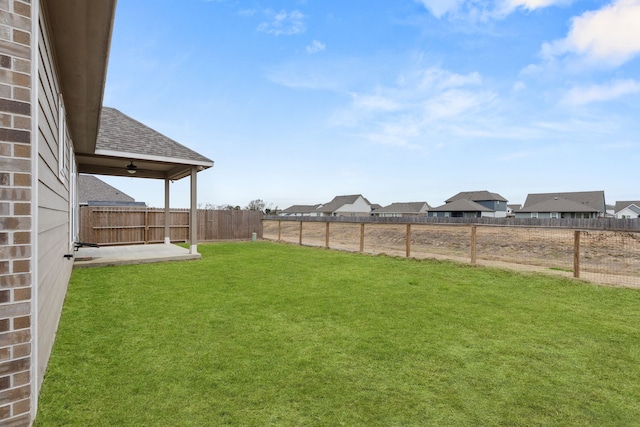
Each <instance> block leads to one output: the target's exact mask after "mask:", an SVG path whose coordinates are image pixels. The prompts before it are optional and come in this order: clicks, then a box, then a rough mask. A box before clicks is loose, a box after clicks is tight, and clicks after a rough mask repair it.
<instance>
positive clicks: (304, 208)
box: [279, 204, 320, 214]
mask: <svg viewBox="0 0 640 427" xmlns="http://www.w3.org/2000/svg"><path fill="white" fill-rule="evenodd" d="M319 206H320V205H319V204H317V205H293V206H289V207H288V208H287V209H284V210H281V211H280V212H279V213H281V214H294V213H302V214H305V213H311V212H315V210H316V209H317V208H318V207H319Z"/></svg>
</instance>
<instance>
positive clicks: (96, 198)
mask: <svg viewBox="0 0 640 427" xmlns="http://www.w3.org/2000/svg"><path fill="white" fill-rule="evenodd" d="M78 204H79V205H80V206H137V207H145V206H146V203H145V202H136V200H135V199H134V198H133V197H131V196H129V195H128V194H125V193H124V192H122V191H120V190H118V189H117V188H115V187H113V186H111V185H109V184H107V183H106V182H104V181H102V180H101V179H98V178H96V177H95V176H93V175H84V174H80V175H79V176H78Z"/></svg>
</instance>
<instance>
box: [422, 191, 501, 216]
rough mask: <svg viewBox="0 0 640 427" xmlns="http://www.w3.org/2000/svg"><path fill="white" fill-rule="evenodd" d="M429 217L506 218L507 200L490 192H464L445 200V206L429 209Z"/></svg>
mask: <svg viewBox="0 0 640 427" xmlns="http://www.w3.org/2000/svg"><path fill="white" fill-rule="evenodd" d="M429 216H431V217H440V218H448V217H451V218H480V217H493V218H505V217H506V216H507V199H505V198H504V197H502V196H501V195H499V194H497V193H491V192H489V191H486V190H483V191H463V192H461V193H458V194H456V195H455V196H453V197H451V198H449V199H447V200H445V204H444V205H442V206H438V207H436V208H432V209H429Z"/></svg>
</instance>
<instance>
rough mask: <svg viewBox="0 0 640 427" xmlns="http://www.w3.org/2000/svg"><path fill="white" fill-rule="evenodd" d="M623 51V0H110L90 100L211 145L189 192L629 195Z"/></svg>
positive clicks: (637, 68)
mask: <svg viewBox="0 0 640 427" xmlns="http://www.w3.org/2000/svg"><path fill="white" fill-rule="evenodd" d="M639 57H640V0H609V1H595V0H594V1H591V0H585V1H577V0H575V1H571V0H393V1H389V0H348V1H326V0H299V1H296V0H290V1H285V0H280V1H276V0H256V1H239V0H208V1H206V0H154V1H153V2H149V1H148V0H121V1H119V2H118V6H117V12H116V21H115V27H114V32H113V40H112V44H111V57H110V61H109V71H108V77H107V85H106V90H105V96H104V104H105V105H107V106H110V107H115V108H118V109H119V110H121V111H122V112H124V113H125V114H128V115H130V116H132V117H133V118H135V119H137V120H139V121H141V122H143V123H145V124H146V125H148V126H150V127H152V128H154V129H156V130H158V131H159V132H161V133H163V134H165V135H167V136H169V137H171V138H173V139H175V140H176V141H178V142H180V143H181V144H183V145H186V146H187V147H189V148H191V149H193V150H195V151H197V152H199V153H201V154H203V155H205V156H207V157H209V158H211V159H212V160H214V161H215V166H214V167H213V168H211V169H209V170H207V171H204V172H201V173H200V174H198V185H199V189H198V202H199V203H202V204H206V203H210V204H213V205H222V204H232V205H240V206H245V205H247V204H248V203H249V201H251V200H254V199H262V200H264V201H266V202H268V203H270V204H271V205H272V206H273V207H279V208H281V209H283V208H286V207H288V206H290V205H293V204H314V203H322V202H328V201H330V200H331V199H332V198H333V197H334V196H337V195H345V194H362V195H364V196H365V197H367V198H368V199H369V200H370V201H371V202H372V203H379V204H381V205H388V204H390V203H392V202H407V201H426V202H428V203H429V204H430V205H431V206H439V205H441V204H443V203H444V200H445V199H447V198H449V197H450V196H453V195H454V194H456V193H458V192H460V191H474V190H489V191H492V192H496V193H499V194H501V195H502V196H503V197H505V198H507V199H508V200H509V202H510V203H523V202H524V200H525V198H526V195H527V194H528V193H544V192H555V191H559V192H565V191H592V190H604V191H605V195H606V199H607V203H610V204H612V203H615V201H616V200H640V186H639V185H638V183H639V182H640V178H639V176H638V175H640V171H639V168H638V164H639V161H640V58H639ZM104 179H105V181H107V182H109V183H111V184H112V185H116V186H118V187H119V188H121V189H122V190H123V191H125V192H127V193H128V194H129V195H131V196H133V197H134V198H135V199H136V200H139V201H145V202H147V203H148V204H149V205H151V206H162V205H163V203H164V202H163V195H164V193H163V188H164V187H163V185H164V184H163V183H162V182H160V181H152V180H143V179H132V178H104ZM188 181H189V180H188V179H184V180H181V181H178V182H176V183H174V184H173V185H172V190H171V198H172V201H171V205H172V206H173V207H187V206H188V203H189V199H188V193H189V192H188V188H189V182H188Z"/></svg>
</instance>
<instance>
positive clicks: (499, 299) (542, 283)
mask: <svg viewBox="0 0 640 427" xmlns="http://www.w3.org/2000/svg"><path fill="white" fill-rule="evenodd" d="M198 248H199V250H200V252H201V253H202V255H203V259H202V260H201V261H193V262H181V263H165V264H151V265H139V266H121V267H106V268H97V269H82V270H76V271H74V273H73V277H72V281H71V284H70V288H69V293H68V295H67V299H66V302H65V307H64V311H63V316H62V320H61V323H60V328H59V331H58V336H57V340H56V343H55V347H54V350H53V354H52V356H51V360H50V365H49V369H48V372H47V375H46V378H45V382H44V385H43V388H42V394H41V396H40V407H39V412H38V419H37V420H36V424H35V425H36V426H40V427H43V426H83V427H84V426H215V425H242V426H270V425H271V426H340V425H345V426H354V425H355V426H358V425H361V426H424V425H447V426H460V425H468V426H477V425H509V426H511V425H562V426H565V425H575V426H584V425H597V426H602V425H618V426H629V425H640V291H636V290H630V289H617V288H607V287H600V286H594V285H590V284H585V283H581V282H577V281H570V280H566V279H561V278H557V277H551V276H543V275H523V274H517V273H513V272H506V271H501V270H494V269H488V268H474V267H471V266H464V265H458V264H453V263H449V262H439V261H435V260H422V261H416V260H407V259H400V258H390V257H385V256H370V255H360V254H351V253H345V252H337V251H330V250H324V249H318V248H308V247H299V246H293V245H281V244H275V243H269V242H256V243H251V242H243V243H221V244H210V245H200V246H199V247H198Z"/></svg>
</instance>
